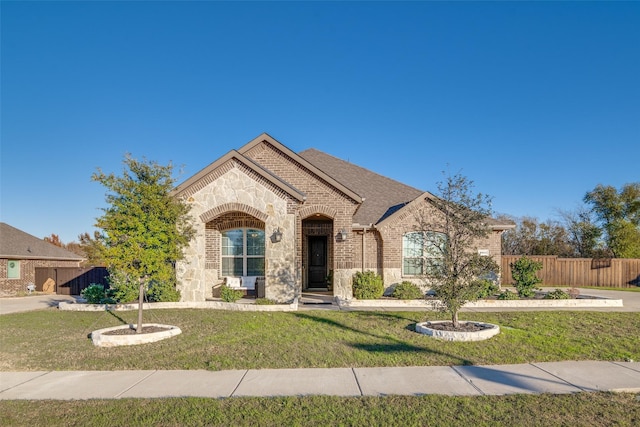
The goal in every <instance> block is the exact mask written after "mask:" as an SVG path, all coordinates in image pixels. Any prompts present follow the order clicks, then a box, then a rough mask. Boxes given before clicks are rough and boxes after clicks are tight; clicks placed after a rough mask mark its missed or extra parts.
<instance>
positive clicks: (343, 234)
mask: <svg viewBox="0 0 640 427" xmlns="http://www.w3.org/2000/svg"><path fill="white" fill-rule="evenodd" d="M338 237H339V238H340V240H342V241H343V242H344V241H345V240H347V231H346V230H345V229H344V228H342V229H340V232H339V233H338Z"/></svg>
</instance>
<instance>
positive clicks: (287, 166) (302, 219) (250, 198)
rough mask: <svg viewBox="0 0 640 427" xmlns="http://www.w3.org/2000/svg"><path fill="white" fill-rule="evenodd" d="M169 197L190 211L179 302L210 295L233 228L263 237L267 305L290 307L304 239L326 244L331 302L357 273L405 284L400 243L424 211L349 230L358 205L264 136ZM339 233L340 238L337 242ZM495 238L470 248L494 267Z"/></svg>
mask: <svg viewBox="0 0 640 427" xmlns="http://www.w3.org/2000/svg"><path fill="white" fill-rule="evenodd" d="M176 195H177V196H178V197H183V198H185V200H187V202H188V203H190V204H191V206H192V211H191V214H192V215H193V218H194V222H195V227H196V230H197V235H196V238H195V239H194V241H193V242H192V244H191V245H190V247H189V248H188V250H187V252H186V259H185V260H184V261H183V262H181V263H178V265H177V275H178V286H179V288H180V290H181V292H182V297H183V300H185V301H199V300H204V299H206V298H208V297H211V296H212V288H213V287H215V286H216V285H217V284H219V283H220V282H221V281H222V279H223V278H222V277H221V275H220V266H221V249H220V244H221V240H220V231H223V230H228V229H232V228H241V227H252V228H258V229H262V230H264V231H265V237H266V243H265V245H266V247H265V270H266V271H265V279H266V280H265V283H266V297H267V298H271V299H274V300H277V301H281V302H284V301H291V300H292V299H293V298H295V297H297V296H299V295H300V293H301V291H302V290H303V289H305V288H306V286H307V281H308V270H307V267H308V266H309V260H308V257H309V254H308V250H309V248H308V243H309V239H310V237H312V236H325V237H326V255H327V260H328V263H327V273H329V272H331V273H332V275H333V293H334V295H336V296H340V297H342V298H351V296H352V289H351V280H352V276H353V274H354V272H355V271H358V270H373V271H375V272H377V273H378V274H381V275H382V276H383V278H384V281H385V286H387V287H390V286H392V285H394V284H397V283H399V282H400V281H402V280H406V279H407V278H405V277H403V275H402V262H403V260H402V236H403V234H404V233H407V232H410V231H415V227H416V225H417V222H416V217H415V212H416V209H425V208H426V209H428V204H427V203H426V202H424V201H420V200H418V201H412V204H411V208H406V209H405V208H402V209H399V210H398V211H397V212H395V213H394V214H393V215H391V216H390V217H389V218H387V219H385V220H383V221H380V222H379V223H378V224H376V225H369V226H362V225H358V224H355V223H354V215H355V214H356V212H357V210H358V209H359V208H360V206H361V205H362V203H363V200H364V199H362V198H360V197H359V196H358V195H357V194H355V193H353V192H351V191H350V190H349V189H347V188H346V187H343V186H342V185H341V184H340V183H337V182H336V181H333V179H332V178H331V177H330V176H328V175H326V174H324V173H322V172H321V171H320V170H318V169H316V168H315V167H314V166H313V165H311V164H309V163H308V162H306V161H305V160H304V159H302V158H301V157H299V156H297V155H296V154H295V153H293V152H291V151H289V150H288V149H287V148H286V147H284V146H282V145H281V144H279V143H278V142H277V141H275V140H273V139H271V138H270V137H268V136H264V137H263V136H261V137H258V138H256V139H255V140H254V141H252V142H250V143H249V144H247V145H245V146H244V147H243V148H241V149H240V150H239V151H237V152H230V154H228V155H226V156H225V157H223V158H221V159H220V160H219V161H217V162H214V163H212V164H211V165H210V166H209V167H208V168H206V169H204V170H203V171H201V172H200V173H199V174H197V175H195V176H194V177H192V178H191V179H189V180H187V181H186V182H185V183H184V184H183V185H182V186H180V187H178V190H177V192H176ZM274 230H279V231H280V232H281V233H282V240H281V241H280V242H273V241H271V240H270V239H269V236H271V234H272V232H273V231H274ZM343 230H344V231H345V232H346V234H347V238H346V239H343V238H342V237H341V236H340V234H341V233H340V232H341V231H343ZM500 234H501V232H494V233H492V235H491V236H490V238H489V239H487V241H486V242H480V243H479V245H478V249H480V248H481V249H488V250H489V251H490V254H491V255H492V256H494V258H496V261H497V262H498V263H499V262H500V239H501V237H500ZM474 250H475V249H474Z"/></svg>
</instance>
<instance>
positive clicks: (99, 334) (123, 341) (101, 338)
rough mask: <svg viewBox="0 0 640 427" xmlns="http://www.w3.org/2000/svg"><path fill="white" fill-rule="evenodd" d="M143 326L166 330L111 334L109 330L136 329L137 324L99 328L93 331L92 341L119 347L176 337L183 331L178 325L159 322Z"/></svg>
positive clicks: (99, 344)
mask: <svg viewBox="0 0 640 427" xmlns="http://www.w3.org/2000/svg"><path fill="white" fill-rule="evenodd" d="M142 326H144V327H146V326H155V327H159V328H164V329H166V330H164V331H159V332H151V333H142V334H125V335H109V334H108V332H112V331H116V330H119V329H135V325H120V326H113V327H111V328H104V329H98V330H97V331H93V332H92V333H91V341H93V345H95V346H96V347H118V346H122V345H138V344H148V343H152V342H156V341H161V340H164V339H167V338H171V337H174V336H176V335H179V334H181V333H182V330H181V329H180V328H178V327H177V326H172V325H161V324H158V323H143V324H142Z"/></svg>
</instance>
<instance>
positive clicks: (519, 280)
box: [511, 256, 542, 298]
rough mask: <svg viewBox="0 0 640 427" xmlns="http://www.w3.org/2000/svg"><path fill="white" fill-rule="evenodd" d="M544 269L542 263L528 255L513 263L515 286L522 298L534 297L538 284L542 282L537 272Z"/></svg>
mask: <svg viewBox="0 0 640 427" xmlns="http://www.w3.org/2000/svg"><path fill="white" fill-rule="evenodd" d="M540 269H542V263H541V262H537V261H534V260H532V259H530V258H527V257H526V256H523V257H522V258H519V259H518V260H516V261H515V262H512V263H511V276H512V277H513V280H515V282H516V283H515V285H514V286H515V288H516V290H517V291H518V295H519V296H520V297H521V298H530V297H533V296H534V295H535V294H536V293H535V290H536V289H538V288H536V285H537V284H539V283H541V282H542V279H540V278H539V277H538V276H537V275H536V273H537V272H538V270H540Z"/></svg>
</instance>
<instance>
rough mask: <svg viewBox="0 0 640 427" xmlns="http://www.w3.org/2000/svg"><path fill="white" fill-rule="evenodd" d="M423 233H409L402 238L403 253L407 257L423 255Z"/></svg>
mask: <svg viewBox="0 0 640 427" xmlns="http://www.w3.org/2000/svg"><path fill="white" fill-rule="evenodd" d="M422 245H423V238H422V233H407V234H405V235H404V236H403V238H402V255H403V256H405V257H420V256H422Z"/></svg>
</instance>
